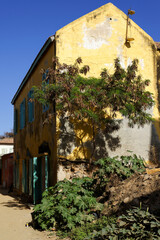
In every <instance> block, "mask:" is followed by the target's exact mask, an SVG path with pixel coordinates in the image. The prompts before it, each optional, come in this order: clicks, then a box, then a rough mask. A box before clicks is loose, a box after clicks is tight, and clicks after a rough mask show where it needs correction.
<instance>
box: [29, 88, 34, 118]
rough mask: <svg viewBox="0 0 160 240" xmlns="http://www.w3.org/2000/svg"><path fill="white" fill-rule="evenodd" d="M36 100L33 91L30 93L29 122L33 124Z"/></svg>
mask: <svg viewBox="0 0 160 240" xmlns="http://www.w3.org/2000/svg"><path fill="white" fill-rule="evenodd" d="M33 98H34V96H33V90H30V91H29V93H28V121H29V122H32V121H33V120H34V101H32V100H33Z"/></svg>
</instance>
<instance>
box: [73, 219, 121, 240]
mask: <svg viewBox="0 0 160 240" xmlns="http://www.w3.org/2000/svg"><path fill="white" fill-rule="evenodd" d="M115 223H116V217H114V216H112V217H106V216H102V217H101V218H99V219H97V220H95V221H93V222H91V223H86V224H85V225H83V226H81V227H76V228H74V229H72V231H71V233H69V237H70V238H71V239H72V240H84V239H85V238H86V237H87V236H88V235H90V234H92V233H93V232H95V231H96V232H99V231H101V229H102V228H104V227H107V226H109V225H112V224H115Z"/></svg>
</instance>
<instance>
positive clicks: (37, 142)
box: [12, 3, 160, 202]
mask: <svg viewBox="0 0 160 240" xmlns="http://www.w3.org/2000/svg"><path fill="white" fill-rule="evenodd" d="M133 39H134V40H133ZM130 40H133V41H130ZM158 54H159V53H158V51H157V46H156V45H155V42H154V41H153V39H152V38H151V37H150V36H149V35H148V34H147V33H146V32H144V31H143V30H142V29H141V28H140V27H139V26H138V25H137V24H136V23H134V22H133V21H132V20H131V19H128V17H127V15H126V14H124V13H123V12H122V11H121V10H119V9H118V8H117V7H115V6H114V5H113V4H112V3H108V4H106V5H104V6H102V7H100V8H98V9H96V10H95V11H93V12H90V13H88V14H86V15H85V16H82V17H81V18H79V19H77V20H75V21H74V22H72V23H70V24H68V25H67V26H65V27H63V28H62V29H60V30H58V31H57V32H56V33H55V35H54V36H51V37H49V38H48V40H47V41H46V43H45V44H44V46H43V47H42V49H41V50H40V52H39V53H38V55H37V57H36V58H35V60H34V62H33V63H32V65H31V67H30V69H29V71H28V72H27V74H26V76H25V78H24V79H23V81H22V83H21V85H20V86H19V88H18V90H17V92H16V94H15V96H14V97H13V100H12V104H13V105H14V112H15V115H14V116H15V118H14V121H15V122H14V132H15V141H14V143H15V146H14V149H15V154H14V158H15V188H16V189H17V190H18V191H19V192H20V193H26V194H29V195H30V196H31V197H32V196H33V199H34V202H38V200H39V199H40V198H41V193H42V191H43V190H44V189H45V188H46V187H48V185H49V186H50V185H54V184H55V183H56V181H57V178H58V180H59V179H62V175H63V177H64V176H65V173H64V171H63V169H60V171H59V173H58V170H57V159H58V158H57V156H61V157H64V158H67V159H70V160H74V159H75V158H82V159H83V158H84V156H83V154H82V152H80V151H79V146H78V144H77V141H76V140H75V138H70V137H69V134H68V133H71V132H72V133H73V134H74V133H75V131H74V130H73V129H71V128H72V124H71V125H70V124H68V123H63V122H61V121H60V122H61V125H60V128H61V129H63V127H65V131H66V136H65V137H63V136H62V135H59V136H58V137H59V138H58V139H57V137H56V124H55V120H54V119H53V121H52V123H49V124H44V120H45V119H46V117H47V116H48V114H49V113H50V112H51V111H52V108H51V107H50V108H48V106H42V105H41V104H39V103H37V102H34V101H33V100H32V98H33V95H32V92H33V90H32V87H33V86H34V85H37V86H40V85H41V82H42V77H43V76H42V74H41V71H40V70H41V68H44V69H46V70H47V68H48V67H49V66H50V65H51V62H52V57H58V58H59V61H60V62H61V63H67V64H70V63H74V61H75V59H77V58H78V57H81V58H82V59H83V63H84V64H87V65H89V66H90V72H89V74H88V75H87V76H88V77H89V76H97V77H98V76H99V74H100V72H101V70H102V69H103V68H105V67H106V68H107V69H108V71H109V72H110V73H112V72H113V71H114V59H115V58H117V57H118V58H119V59H120V63H121V65H122V67H124V68H126V67H127V66H128V65H129V64H130V63H131V61H132V60H133V59H135V58H137V59H138V60H139V71H140V74H141V75H142V76H143V78H144V79H150V80H151V85H150V87H149V90H150V91H151V92H153V93H154V96H155V100H156V104H155V106H154V108H153V109H152V114H153V117H154V118H155V123H154V124H153V125H152V124H150V125H147V126H145V127H143V128H140V129H138V128H137V127H136V126H135V127H134V128H133V129H131V128H128V125H127V120H126V119H124V120H123V124H122V126H121V128H120V130H119V131H117V132H115V133H113V137H112V140H113V141H112V142H109V139H107V136H105V138H104V137H103V136H102V137H101V139H100V138H97V149H96V153H95V158H100V157H103V156H106V155H108V154H109V155H118V154H120V155H124V154H126V152H127V150H130V151H133V153H136V154H137V155H141V156H142V157H144V158H145V159H146V160H147V159H149V156H150V152H151V148H152V146H153V147H154V148H155V149H158V146H159V135H160V129H159V109H158V97H159V92H158V88H157V86H158V83H159V82H158V81H157V56H159V55H158ZM65 124H66V125H65ZM67 134H68V136H67ZM77 134H79V133H78V132H77ZM118 137H120V140H121V141H120V145H119V144H117V146H116V140H117V139H118ZM114 140H115V142H114ZM83 143H84V144H85V148H86V149H88V152H89V151H90V149H91V142H90V141H89V138H86V137H84V138H83ZM113 144H115V146H114V147H112V146H110V145H113ZM116 147H117V148H116ZM113 150H114V151H113ZM57 176H58V177H57Z"/></svg>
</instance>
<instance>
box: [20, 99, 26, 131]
mask: <svg viewBox="0 0 160 240" xmlns="http://www.w3.org/2000/svg"><path fill="white" fill-rule="evenodd" d="M25 106H26V101H25V98H24V100H23V101H22V103H21V105H20V129H23V128H24V127H25V119H26V108H25Z"/></svg>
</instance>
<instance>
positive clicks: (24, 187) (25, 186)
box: [22, 160, 28, 193]
mask: <svg viewBox="0 0 160 240" xmlns="http://www.w3.org/2000/svg"><path fill="white" fill-rule="evenodd" d="M22 174H23V175H22V192H23V193H28V176H27V161H26V160H23V161H22Z"/></svg>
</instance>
